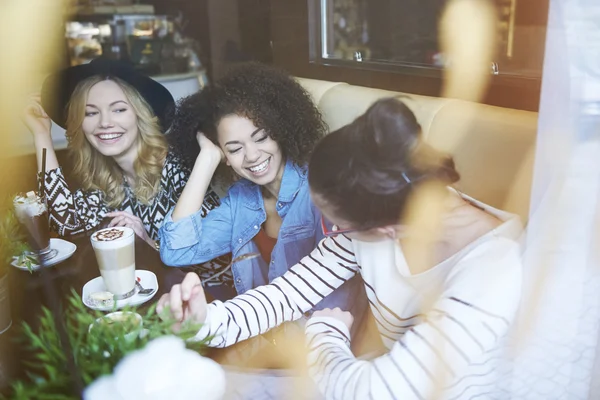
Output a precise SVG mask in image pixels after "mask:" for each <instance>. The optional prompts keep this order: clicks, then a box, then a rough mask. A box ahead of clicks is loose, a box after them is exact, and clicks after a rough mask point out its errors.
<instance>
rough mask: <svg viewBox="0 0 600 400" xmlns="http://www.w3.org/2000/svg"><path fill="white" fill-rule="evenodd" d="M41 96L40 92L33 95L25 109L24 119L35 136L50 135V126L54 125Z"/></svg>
mask: <svg viewBox="0 0 600 400" xmlns="http://www.w3.org/2000/svg"><path fill="white" fill-rule="evenodd" d="M41 101H42V100H41V97H40V95H39V94H35V95H32V96H31V97H30V98H29V101H28V102H27V105H26V106H25V110H24V111H23V115H22V118H21V119H22V120H23V123H24V124H25V126H27V129H29V132H31V133H32V134H33V135H34V136H37V135H43V136H49V135H50V128H51V127H52V121H51V120H50V117H49V116H48V114H46V111H44V108H43V107H42V104H41Z"/></svg>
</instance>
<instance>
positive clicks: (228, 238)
mask: <svg viewBox="0 0 600 400" xmlns="http://www.w3.org/2000/svg"><path fill="white" fill-rule="evenodd" d="M307 174H308V171H307V169H306V168H305V167H300V166H298V165H296V164H294V163H292V162H290V161H288V162H287V163H286V165H285V169H284V173H283V179H282V182H281V188H280V190H279V197H278V199H277V205H276V209H277V212H278V214H279V216H280V217H281V219H282V225H281V229H280V231H279V236H278V237H277V243H276V244H275V247H274V248H273V252H272V253H271V263H270V265H269V266H268V278H267V279H265V277H264V276H263V272H262V271H265V270H267V268H266V267H267V266H266V265H265V261H264V260H263V258H262V257H256V258H253V259H250V260H243V261H239V262H237V263H235V264H234V265H233V266H232V273H233V280H234V285H235V289H236V291H237V293H238V294H242V293H244V292H246V291H247V290H250V289H253V288H255V287H257V286H261V285H265V284H267V283H270V282H271V281H273V279H275V278H277V277H279V276H281V275H283V274H284V273H285V272H286V271H287V270H288V268H289V267H291V266H293V265H295V264H296V263H298V262H299V261H300V260H301V259H302V258H303V257H304V256H306V255H308V254H309V253H310V252H311V251H312V250H313V249H314V248H315V247H316V245H317V243H318V242H319V241H320V240H321V239H323V232H322V230H321V222H320V221H321V212H320V211H319V209H318V208H317V207H316V206H315V205H314V204H313V202H312V201H311V200H310V194H309V187H308V180H307ZM171 214H172V211H171V212H170V213H169V214H168V215H167V217H166V218H165V221H164V223H163V225H162V227H161V229H160V232H159V236H160V239H161V246H160V256H161V259H162V261H163V262H164V263H165V264H167V265H170V266H189V265H193V264H200V263H203V262H206V261H209V260H212V259H214V258H216V257H219V256H222V255H224V254H228V253H232V257H233V258H235V257H237V256H240V255H242V254H246V253H253V252H258V251H259V250H258V247H257V246H256V244H255V243H254V241H253V240H252V239H253V238H254V236H255V235H256V234H257V233H258V231H259V230H260V229H261V225H262V224H263V223H264V222H265V220H266V217H267V214H266V212H265V208H264V203H263V197H262V192H261V188H260V187H259V186H258V185H256V184H254V183H252V182H250V181H248V180H245V179H242V180H240V181H238V182H236V183H235V184H233V185H232V186H231V188H230V189H229V191H228V193H227V196H226V197H225V198H224V199H223V200H222V202H221V205H220V206H219V207H218V208H216V209H214V210H212V211H211V212H210V213H208V215H207V216H205V217H204V218H202V217H201V214H200V213H199V212H198V213H196V214H193V215H190V216H188V217H186V218H183V219H181V220H179V221H177V222H173V219H172V218H171ZM353 281H356V279H353V280H351V281H348V282H347V283H345V284H344V285H343V286H342V287H340V288H339V289H337V290H336V291H335V292H334V293H332V294H331V295H329V296H328V297H326V298H325V300H323V301H321V302H320V303H319V305H318V307H315V309H320V308H325V307H330V308H333V307H340V308H342V309H346V310H348V309H349V308H351V305H352V304H354V303H355V300H356V297H357V296H358V293H357V291H359V292H362V291H363V290H364V289H363V288H362V284H360V286H359V285H358V284H356V282H353ZM363 293H364V292H363ZM353 297H354V298H353Z"/></svg>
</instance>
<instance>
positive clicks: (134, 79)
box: [41, 57, 175, 132]
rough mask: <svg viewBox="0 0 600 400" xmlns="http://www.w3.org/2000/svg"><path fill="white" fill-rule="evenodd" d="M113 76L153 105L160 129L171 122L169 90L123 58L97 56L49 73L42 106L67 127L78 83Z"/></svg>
mask: <svg viewBox="0 0 600 400" xmlns="http://www.w3.org/2000/svg"><path fill="white" fill-rule="evenodd" d="M95 75H100V76H103V77H107V78H109V77H116V78H119V79H122V80H123V81H125V82H127V83H128V84H130V85H131V86H133V87H134V88H135V89H136V90H137V91H138V92H139V94H140V95H141V96H142V97H143V98H144V99H145V100H146V102H147V103H148V104H149V105H150V107H152V110H153V111H154V114H155V115H156V116H157V117H158V119H159V121H160V125H161V128H162V129H163V132H164V131H166V130H167V129H168V128H169V126H170V125H171V120H172V117H173V114H174V108H175V100H174V99H173V96H171V93H169V91H168V90H167V88H165V87H164V86H163V85H161V84H160V83H158V82H156V81H155V80H154V79H152V78H150V77H148V76H146V75H144V74H142V73H140V72H139V71H136V70H135V69H134V68H133V66H132V65H131V64H128V63H126V62H123V61H117V60H110V59H107V58H102V57H100V58H96V59H94V60H92V61H91V62H90V63H88V64H82V65H77V66H75V67H69V68H66V69H64V70H62V71H60V72H57V73H55V74H52V75H50V76H49V77H47V78H46V80H45V81H44V84H43V85H42V94H41V95H42V107H44V111H46V113H47V114H48V116H49V117H50V118H51V119H52V121H54V122H55V123H56V124H58V125H60V126H61V127H62V128H65V129H66V125H67V104H68V103H69V100H70V99H71V95H72V94H73V91H74V90H75V87H77V85H78V84H79V83H80V82H81V81H83V80H85V79H87V78H90V77H92V76H95Z"/></svg>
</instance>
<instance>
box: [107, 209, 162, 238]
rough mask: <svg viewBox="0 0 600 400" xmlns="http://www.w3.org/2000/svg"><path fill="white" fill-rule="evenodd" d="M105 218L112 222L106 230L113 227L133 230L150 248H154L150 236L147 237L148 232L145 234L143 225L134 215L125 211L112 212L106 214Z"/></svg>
mask: <svg viewBox="0 0 600 400" xmlns="http://www.w3.org/2000/svg"><path fill="white" fill-rule="evenodd" d="M106 216H107V217H109V218H112V220H111V221H110V223H109V224H108V226H107V227H108V228H111V227H113V226H126V227H128V228H131V229H133V231H134V232H135V234H136V235H138V236H139V237H140V238H141V239H142V240H144V241H145V242H146V243H148V244H149V245H150V246H154V240H152V239H150V236H148V232H146V228H145V227H144V223H143V222H142V220H141V219H140V218H139V217H136V216H135V215H133V214H131V213H128V212H127V211H112V212H109V213H106Z"/></svg>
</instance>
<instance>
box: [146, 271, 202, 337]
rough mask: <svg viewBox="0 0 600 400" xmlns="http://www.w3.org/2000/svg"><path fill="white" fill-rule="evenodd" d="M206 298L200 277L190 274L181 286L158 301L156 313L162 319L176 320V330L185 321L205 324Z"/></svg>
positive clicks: (174, 327) (174, 287) (174, 288)
mask: <svg viewBox="0 0 600 400" xmlns="http://www.w3.org/2000/svg"><path fill="white" fill-rule="evenodd" d="M206 309H207V304H206V296H205V295H204V288H203V287H202V282H201V281H200V277H198V275H197V274H196V273H194V272H188V274H187V275H186V276H185V278H184V279H183V281H182V282H181V284H177V285H173V287H172V288H171V291H170V292H169V293H165V294H163V295H162V296H161V298H160V299H159V300H158V304H157V306H156V312H157V313H158V315H159V316H160V317H161V318H162V319H168V318H174V319H175V320H176V321H177V322H176V323H175V325H174V326H173V329H174V330H177V329H179V327H180V326H181V324H182V323H183V322H185V321H191V322H192V323H198V324H201V323H204V321H205V320H206Z"/></svg>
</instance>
